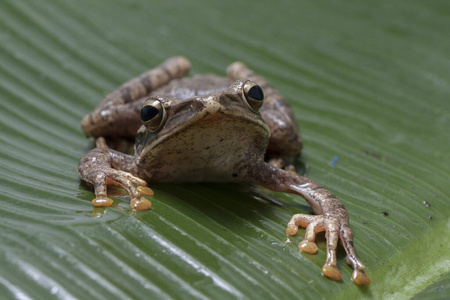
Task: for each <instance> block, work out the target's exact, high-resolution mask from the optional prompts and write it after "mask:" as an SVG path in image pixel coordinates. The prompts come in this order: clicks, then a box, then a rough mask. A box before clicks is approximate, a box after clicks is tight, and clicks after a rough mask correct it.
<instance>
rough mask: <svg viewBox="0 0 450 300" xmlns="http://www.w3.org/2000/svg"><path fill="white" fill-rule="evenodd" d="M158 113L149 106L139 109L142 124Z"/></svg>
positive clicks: (154, 108)
mask: <svg viewBox="0 0 450 300" xmlns="http://www.w3.org/2000/svg"><path fill="white" fill-rule="evenodd" d="M158 113H159V110H158V109H157V108H156V107H154V106H151V105H146V106H144V107H142V109H141V120H142V122H147V121H150V120H151V119H153V118H154V117H156V115H157V114H158Z"/></svg>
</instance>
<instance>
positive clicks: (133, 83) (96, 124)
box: [81, 56, 191, 137]
mask: <svg viewBox="0 0 450 300" xmlns="http://www.w3.org/2000/svg"><path fill="white" fill-rule="evenodd" d="M190 67H191V64H190V62H189V61H188V60H187V59H186V58H184V57H181V56H180V57H172V58H170V59H168V60H166V61H165V62H163V63H162V64H161V65H159V66H158V67H156V68H154V69H152V70H150V71H148V72H145V73H143V74H142V75H140V76H138V77H136V78H134V79H131V80H130V81H128V82H126V83H124V84H123V85H122V86H120V87H119V88H117V89H116V90H115V91H113V92H112V93H110V94H109V95H107V96H106V97H105V99H103V101H102V102H101V103H100V104H99V105H98V106H97V108H96V109H95V110H94V111H93V112H91V113H89V114H88V115H86V116H85V117H84V119H83V120H82V121H81V128H82V129H83V131H84V133H85V134H86V135H88V136H94V137H99V136H105V137H109V136H114V137H130V135H132V134H134V135H135V134H136V131H137V128H138V127H139V125H140V121H139V111H140V108H141V107H142V104H143V102H144V101H145V97H146V96H147V95H148V94H149V93H150V92H152V91H154V90H156V89H157V88H159V87H161V86H164V85H166V84H167V83H169V82H170V81H171V80H173V79H176V78H181V77H183V76H185V75H186V74H187V73H188V72H189V69H190ZM114 124H116V126H114ZM124 124H127V126H124ZM130 132H131V133H130Z"/></svg>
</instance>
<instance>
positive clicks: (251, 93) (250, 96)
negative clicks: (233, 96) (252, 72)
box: [244, 81, 264, 111]
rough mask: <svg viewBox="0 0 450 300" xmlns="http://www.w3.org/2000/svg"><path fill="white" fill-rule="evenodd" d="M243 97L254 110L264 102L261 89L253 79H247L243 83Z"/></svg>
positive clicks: (257, 109)
mask: <svg viewBox="0 0 450 300" xmlns="http://www.w3.org/2000/svg"><path fill="white" fill-rule="evenodd" d="M244 97H245V101H246V102H247V104H248V106H249V107H250V108H251V109H252V110H254V111H259V109H260V108H261V106H262V105H263V103H264V93H263V90H262V88H261V87H260V86H259V85H257V84H256V83H254V82H253V81H247V82H246V83H245V84H244Z"/></svg>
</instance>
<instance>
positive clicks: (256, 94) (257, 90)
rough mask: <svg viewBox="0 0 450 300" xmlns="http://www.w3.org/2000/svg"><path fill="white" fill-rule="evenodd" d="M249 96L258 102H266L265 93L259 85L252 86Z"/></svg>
mask: <svg viewBox="0 0 450 300" xmlns="http://www.w3.org/2000/svg"><path fill="white" fill-rule="evenodd" d="M248 96H249V97H251V98H253V99H255V100H258V101H263V100H264V93H263V90H262V88H261V87H260V86H259V85H254V86H252V88H251V89H250V90H249V91H248Z"/></svg>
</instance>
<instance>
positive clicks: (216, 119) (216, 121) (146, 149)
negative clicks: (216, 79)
mask: <svg viewBox="0 0 450 300" xmlns="http://www.w3.org/2000/svg"><path fill="white" fill-rule="evenodd" d="M238 122H241V123H242V124H245V125H246V126H252V127H253V128H248V130H255V131H257V132H260V133H261V134H260V135H261V138H264V139H266V140H267V144H268V141H269V137H270V129H269V127H268V126H267V124H266V122H265V121H264V120H263V119H262V118H261V116H259V115H256V114H255V116H254V117H253V118H248V116H245V115H242V114H235V113H233V112H223V111H220V110H219V111H217V112H215V113H214V114H206V115H200V114H197V115H195V116H194V117H193V118H191V120H189V122H188V123H189V124H187V125H186V126H184V127H179V128H171V130H169V131H165V130H161V131H160V132H159V133H157V134H152V133H150V132H146V133H144V136H142V137H138V139H139V138H141V141H140V142H139V144H140V145H142V147H141V148H139V147H136V155H137V156H138V157H145V156H147V155H149V153H150V152H151V151H152V150H153V149H154V148H155V147H157V146H158V145H160V144H162V143H164V142H166V141H168V140H169V139H171V138H173V137H174V136H176V135H179V134H181V132H182V131H189V130H197V129H194V128H192V129H190V128H189V127H195V126H197V127H203V128H208V127H209V128H212V127H214V128H216V127H217V128H220V129H222V130H223V129H224V126H230V128H232V127H234V126H235V125H236V124H237V123H238ZM230 130H231V129H230ZM225 132H226V130H225ZM242 133H243V132H241V133H240V132H239V131H237V132H235V134H242ZM266 147H267V145H266Z"/></svg>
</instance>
